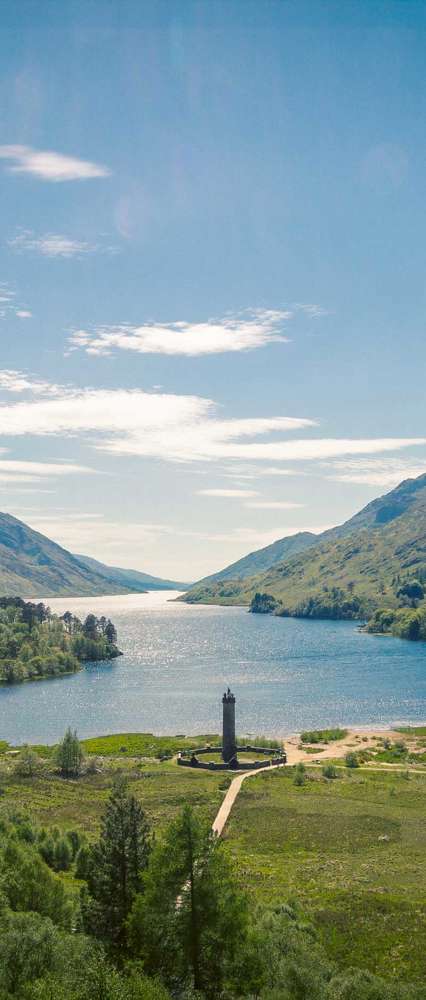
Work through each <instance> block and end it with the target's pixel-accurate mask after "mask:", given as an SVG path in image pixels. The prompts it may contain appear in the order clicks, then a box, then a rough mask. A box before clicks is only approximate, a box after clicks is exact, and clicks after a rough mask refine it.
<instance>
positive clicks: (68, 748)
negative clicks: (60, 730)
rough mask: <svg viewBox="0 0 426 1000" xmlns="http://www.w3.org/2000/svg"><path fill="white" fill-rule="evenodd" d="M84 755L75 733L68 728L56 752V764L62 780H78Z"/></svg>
mask: <svg viewBox="0 0 426 1000" xmlns="http://www.w3.org/2000/svg"><path fill="white" fill-rule="evenodd" d="M83 760H84V755H83V750H82V748H81V746H80V743H79V740H78V736H77V733H76V731H75V730H74V732H72V730H71V728H70V727H68V729H67V731H66V733H65V736H64V738H63V740H62V742H61V743H59V746H58V748H57V751H56V763H57V765H58V767H59V770H60V772H61V774H62V777H63V778H78V776H79V774H80V773H81V768H82V765H83Z"/></svg>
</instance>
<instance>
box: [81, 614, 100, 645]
mask: <svg viewBox="0 0 426 1000" xmlns="http://www.w3.org/2000/svg"><path fill="white" fill-rule="evenodd" d="M83 635H84V637H85V638H86V639H92V640H93V641H94V642H96V640H97V639H99V629H98V619H97V618H96V617H95V615H87V618H86V619H85V620H84V622H83Z"/></svg>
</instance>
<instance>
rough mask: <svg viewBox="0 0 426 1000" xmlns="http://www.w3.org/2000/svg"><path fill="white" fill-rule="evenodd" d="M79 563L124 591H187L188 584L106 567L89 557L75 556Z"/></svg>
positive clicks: (134, 571) (135, 571)
mask: <svg viewBox="0 0 426 1000" xmlns="http://www.w3.org/2000/svg"><path fill="white" fill-rule="evenodd" d="M76 559H78V560H79V562H81V563H83V564H84V565H85V566H87V567H88V568H89V569H92V570H94V571H95V573H98V574H99V575H100V576H103V577H105V579H107V580H109V581H111V580H112V581H115V582H116V583H117V584H118V585H119V586H120V587H125V588H126V591H127V592H128V591H129V590H132V591H134V592H136V593H139V594H144V593H146V591H147V590H187V588H188V586H189V585H188V583H177V582H176V580H163V579H162V578H161V577H159V576H150V575H149V573H140V572H139V570H136V569H123V568H122V567H121V566H107V565H106V564H105V563H101V562H98V560H97V559H92V558H91V557H90V556H81V555H78V556H76Z"/></svg>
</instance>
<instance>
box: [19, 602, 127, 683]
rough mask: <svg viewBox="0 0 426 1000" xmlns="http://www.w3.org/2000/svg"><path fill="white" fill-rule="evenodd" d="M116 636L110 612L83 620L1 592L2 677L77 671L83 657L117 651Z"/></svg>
mask: <svg viewBox="0 0 426 1000" xmlns="http://www.w3.org/2000/svg"><path fill="white" fill-rule="evenodd" d="M116 641H117V634H116V631H115V628H114V625H113V624H112V622H110V621H109V620H108V619H106V618H99V619H98V618H96V617H95V616H94V615H88V616H87V618H86V619H85V621H84V622H81V621H80V620H79V619H78V618H76V617H75V616H74V615H72V614H71V613H70V612H69V611H67V612H66V613H65V614H64V615H62V616H61V617H59V616H58V615H54V614H52V612H51V611H50V608H48V607H46V606H45V605H44V604H42V603H39V604H33V603H31V602H30V601H23V600H22V599H21V598H19V597H2V598H0V682H3V683H8V684H13V683H17V682H20V681H25V680H37V679H39V678H42V677H57V676H59V675H61V674H69V673H75V672H76V671H77V670H79V669H80V664H81V662H84V661H87V660H107V659H111V658H113V657H115V656H118V655H119V650H118V648H117V645H116Z"/></svg>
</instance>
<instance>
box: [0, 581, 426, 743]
mask: <svg viewBox="0 0 426 1000" xmlns="http://www.w3.org/2000/svg"><path fill="white" fill-rule="evenodd" d="M175 596H176V594H175V593H164V592H163V593H151V594H146V595H144V594H137V595H134V596H127V597H101V598H74V599H69V598H68V599H67V598H60V599H59V598H58V599H55V600H49V601H48V603H49V604H50V606H51V608H52V610H54V611H57V612H58V613H60V614H61V613H63V611H65V610H67V609H69V610H70V611H73V612H74V613H75V614H77V615H79V617H83V616H84V615H85V614H87V613H88V611H93V612H94V613H95V614H98V615H101V614H105V615H106V616H108V617H111V618H112V620H113V621H114V623H115V624H116V626H117V630H118V635H119V645H120V647H121V649H122V650H123V651H124V656H122V657H120V658H119V659H117V660H115V661H113V662H112V663H104V664H94V665H92V666H88V667H86V669H84V670H82V671H81V673H79V674H75V675H73V676H71V677H62V678H58V679H56V680H48V681H39V682H34V683H28V684H21V685H16V686H15V687H9V688H6V687H2V688H1V689H0V738H1V739H7V740H9V741H10V742H11V743H22V742H26V741H28V742H44V743H47V742H54V741H56V740H57V739H58V737H60V736H62V734H63V732H64V730H65V728H66V726H68V725H71V726H73V727H76V728H77V730H78V733H79V735H80V736H82V737H83V736H91V735H96V734H101V733H114V732H137V731H150V732H154V733H188V734H195V733H203V732H204V733H206V732H218V731H219V728H220V709H221V705H220V698H221V695H222V691H223V688H224V685H227V684H230V685H231V686H232V688H233V690H234V691H235V694H236V697H237V718H238V730H239V732H241V733H243V732H244V733H253V734H261V733H263V734H269V735H279V734H286V733H289V732H294V731H299V730H300V729H301V728H303V727H305V726H318V725H325V724H337V723H353V724H359V725H368V724H369V723H377V724H385V723H389V722H395V721H402V720H406V721H413V722H414V721H423V720H424V719H426V645H425V644H421V643H410V642H404V641H402V640H401V639H388V638H378V637H374V636H368V635H365V634H364V633H360V632H358V631H357V628H356V626H355V625H354V624H353V623H347V622H309V621H301V620H300V621H297V620H296V619H282V618H272V617H269V616H261V615H250V614H248V613H247V611H246V610H245V609H243V608H214V607H196V606H194V607H191V606H190V605H185V604H175V603H171V602H170V598H174V597H175Z"/></svg>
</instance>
